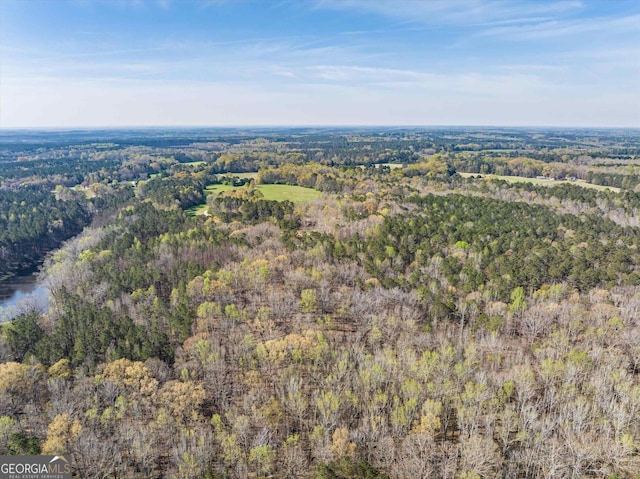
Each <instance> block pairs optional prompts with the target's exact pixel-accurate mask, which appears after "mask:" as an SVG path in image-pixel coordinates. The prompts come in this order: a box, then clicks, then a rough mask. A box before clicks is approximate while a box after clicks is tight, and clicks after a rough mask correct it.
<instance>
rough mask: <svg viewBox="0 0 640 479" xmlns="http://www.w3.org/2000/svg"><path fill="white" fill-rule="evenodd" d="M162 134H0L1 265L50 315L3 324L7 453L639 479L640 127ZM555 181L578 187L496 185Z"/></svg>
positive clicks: (149, 474) (198, 474)
mask: <svg viewBox="0 0 640 479" xmlns="http://www.w3.org/2000/svg"><path fill="white" fill-rule="evenodd" d="M147 133H148V136H147V137H144V136H143V135H142V132H136V131H130V132H121V133H119V134H120V135H121V136H120V137H118V135H117V134H116V133H109V132H94V133H93V135H94V136H93V137H92V136H91V135H88V134H87V135H86V136H85V134H84V133H83V134H79V135H80V136H77V137H73V138H72V137H65V136H64V135H62V138H61V137H60V136H56V137H55V138H49V137H47V136H46V135H45V134H43V135H42V136H37V135H35V134H34V136H33V137H31V136H27V137H26V138H25V139H23V141H22V142H19V141H17V139H16V138H14V137H11V136H10V135H9V136H7V137H5V138H4V140H5V144H4V145H3V146H2V147H0V151H1V154H0V158H1V161H2V163H0V165H2V169H1V170H0V171H2V173H1V174H2V176H1V177H0V223H1V224H2V225H3V228H2V229H0V231H1V232H2V233H0V245H4V246H3V247H2V249H0V254H2V255H4V256H3V258H5V260H4V262H0V264H5V265H8V264H10V263H11V264H22V263H23V262H24V263H25V264H26V262H37V261H41V260H43V258H44V267H43V271H42V280H43V282H44V284H45V285H46V286H47V288H48V291H49V295H50V307H49V310H48V311H46V312H42V311H28V310H27V311H24V313H23V314H21V315H20V316H18V317H17V318H16V319H14V320H13V321H12V322H10V323H6V324H3V325H2V330H1V334H0V454H38V453H43V454H70V455H71V457H72V459H73V467H74V474H75V476H76V477H82V478H114V479H115V478H131V479H137V478H165V477H166V478H169V477H171V478H183V479H188V478H193V479H199V478H209V479H213V478H247V477H252V478H271V477H273V478H275V477H278V478H280V477H282V478H314V479H320V478H322V479H329V478H331V479H337V478H344V479H346V478H388V479H391V478H393V479H395V478H398V479H400V478H402V479H404V478H406V479H409V478H425V479H426V478H432V477H442V478H452V479H453V478H456V479H472V478H474V479H475V478H478V479H479V478H512V477H513V478H523V479H524V478H538V477H545V478H556V477H557V478H564V477H574V478H591V477H593V478H596V477H598V478H599V477H605V478H610V479H613V478H620V479H622V478H628V479H631V478H636V477H639V476H640V251H639V247H640V193H639V191H637V190H638V185H637V181H636V178H637V176H636V174H637V170H636V169H637V167H638V164H639V163H638V160H639V159H640V134H638V132H637V131H629V132H624V131H614V130H605V131H595V130H576V131H573V130H567V131H560V132H558V131H555V132H552V131H548V132H547V131H542V130H533V131H526V130H517V129H515V130H511V129H510V130H497V129H495V130H490V129H487V130H481V131H473V130H468V129H447V130H445V129H434V130H418V129H406V130H403V129H395V130H388V131H387V130H380V131H378V130H366V129H362V130H339V129H333V130H332V129H326V130H318V129H317V130H309V131H307V130H250V131H240V130H234V129H229V130H220V131H208V130H202V131H200V130H194V131H187V132H181V133H179V134H178V133H176V132H170V133H168V132H163V133H160V132H157V133H155V134H154V133H153V132H147ZM16 135H17V134H16ZM180 135H182V136H180ZM500 148H502V149H504V150H509V151H499V152H498V151H495V150H496V149H500ZM80 153H82V154H83V155H84V156H82V155H80ZM78 155H80V156H78ZM71 157H77V158H85V160H86V161H81V162H77V163H76V162H73V161H71V162H69V163H68V165H69V169H65V161H66V159H67V158H71ZM25 161H27V162H28V163H25V165H31V166H24V165H20V163H24V162H25ZM39 161H42V162H43V163H42V165H43V168H44V169H43V170H42V171H49V170H47V169H46V168H50V167H52V166H51V165H54V166H55V168H58V170H56V171H57V173H56V174H57V175H59V177H58V180H55V181H54V180H52V179H51V177H50V176H48V175H49V173H44V174H42V173H40V172H39V171H38V169H37V168H36V167H33V166H32V165H37V164H38V162H39ZM30 162H33V163H30ZM104 162H111V163H109V166H105V163H104ZM618 163H622V165H618ZM545 168H546V169H545ZM27 173H28V174H27ZM460 173H469V174H471V175H461V174H460ZM490 174H496V175H497V174H499V175H501V177H500V178H491V177H487V175H490ZM539 175H544V176H546V177H549V176H554V177H555V176H562V177H563V178H564V177H565V176H576V177H577V178H578V179H580V180H587V181H574V182H567V183H563V184H559V183H557V182H553V181H549V182H548V183H540V182H535V181H531V182H527V181H524V182H523V181H522V179H520V180H519V181H518V182H509V181H507V180H505V179H504V178H503V176H507V177H508V176H518V177H521V178H524V179H526V178H532V179H535V177H536V176H539ZM589 175H591V176H589ZM598 175H600V176H599V178H600V180H595V178H597V177H598ZM618 177H620V178H622V179H621V180H620V181H618V180H617V178H618ZM604 178H609V179H610V180H611V181H616V182H617V183H616V184H615V185H613V184H612V185H610V186H618V187H620V188H622V190H621V191H614V190H611V189H606V188H599V189H595V188H592V186H593V185H592V184H590V183H589V182H591V183H594V184H595V183H598V184H600V185H604V183H603V181H604ZM52 181H53V182H54V183H56V184H51V182H52ZM607 181H608V180H607ZM74 182H75V183H74ZM293 187H298V189H294V188H293ZM306 189H313V190H316V191H319V192H321V196H320V197H319V198H318V199H315V200H311V201H310V200H307V199H305V197H304V196H302V192H304V191H305V190H306ZM285 192H287V194H289V195H293V196H287V197H285ZM292 192H293V193H292ZM295 194H300V196H299V197H296V196H295ZM278 195H280V196H278ZM65 240H66V242H64V243H63V241H65ZM47 253H48V254H47ZM45 254H46V258H45Z"/></svg>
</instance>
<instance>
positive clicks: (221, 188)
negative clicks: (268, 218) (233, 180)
mask: <svg viewBox="0 0 640 479" xmlns="http://www.w3.org/2000/svg"><path fill="white" fill-rule="evenodd" d="M242 174H244V175H249V174H252V173H242ZM253 174H256V173H253ZM236 176H237V175H236ZM236 188H242V187H241V186H231V185H209V186H207V187H206V189H205V195H207V196H208V195H210V194H220V193H223V192H225V191H231V190H234V189H236ZM258 191H259V192H260V193H262V196H263V198H264V199H265V200H275V201H291V202H293V203H301V202H304V201H312V200H315V199H316V198H319V197H320V195H321V194H322V193H321V192H319V191H318V190H314V189H311V188H304V187H302V186H293V185H258ZM206 211H207V205H206V204H202V205H198V206H193V207H191V208H189V209H188V210H187V214H188V215H191V216H196V215H204V214H205V213H206Z"/></svg>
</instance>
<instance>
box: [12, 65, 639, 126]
mask: <svg viewBox="0 0 640 479" xmlns="http://www.w3.org/2000/svg"><path fill="white" fill-rule="evenodd" d="M347 72H348V69H347ZM356 73H357V72H356ZM380 73H381V74H382V75H383V76H384V75H391V76H393V75H394V73H393V72H391V73H390V72H380ZM403 75H405V74H404V73H403V72H400V73H398V77H399V81H398V82H397V84H396V85H395V86H394V85H393V81H391V80H389V79H388V78H387V80H386V81H387V83H385V84H383V85H378V84H371V85H364V86H363V85H357V86H349V85H345V84H333V83H309V82H301V83H286V84H283V85H281V86H278V85H271V86H261V85H256V84H230V83H220V82H218V83H205V82H180V83H168V82H150V81H127V82H112V83H104V82H100V81H95V82H87V81H84V82H75V83H67V82H62V81H61V80H58V79H41V80H32V81H28V82H13V81H12V82H10V83H7V82H3V84H2V85H0V97H1V98H2V105H1V108H0V126H2V127H5V128H7V127H20V126H32V127H33V126H48V127H70V126H85V127H89V126H143V125H145V126H171V125H193V126H198V125H201V126H205V125H213V126H215V125H218V126H222V125H321V124H325V125H326V124H341V125H354V124H356V125H446V124H466V125H558V126H600V127H602V126H634V127H638V126H640V117H639V116H640V115H639V112H638V109H637V107H636V106H637V105H638V104H640V98H638V95H636V97H635V100H632V101H630V98H629V94H628V93H626V92H625V93H620V94H616V93H611V92H603V93H602V94H601V95H600V96H593V95H591V96H589V95H585V91H583V90H581V89H579V88H578V89H576V88H552V87H549V86H547V85H544V84H538V83H537V81H538V80H537V79H536V78H535V77H528V76H525V77H523V76H521V75H514V76H509V75H502V76H486V75H479V74H467V75H458V76H444V75H436V76H434V77H433V78H431V77H426V78H425V77H423V76H421V75H418V78H417V80H416V81H413V80H409V81H406V82H403V81H402V78H403ZM407 76H409V77H410V76H411V75H407ZM429 81H431V83H429ZM634 101H635V103H634Z"/></svg>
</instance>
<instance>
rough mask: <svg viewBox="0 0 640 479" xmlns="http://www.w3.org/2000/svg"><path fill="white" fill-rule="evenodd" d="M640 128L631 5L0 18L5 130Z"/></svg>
mask: <svg viewBox="0 0 640 479" xmlns="http://www.w3.org/2000/svg"><path fill="white" fill-rule="evenodd" d="M164 125H167V126H168V125H172V126H173V125H184V126H199V125H202V126H205V125H207V126H217V125H220V126H223V125H510V126H592V127H607V126H631V127H640V2H639V1H638V0H600V1H599V0H504V1H503V0H424V1H420V0H308V1H305V0H297V1H294V0H272V1H269V0H260V1H257V0H256V1H250V0H193V1H189V0H68V1H67V0H0V127H4V128H10V127H72V126H74V127H75V126H85V127H97V126H164Z"/></svg>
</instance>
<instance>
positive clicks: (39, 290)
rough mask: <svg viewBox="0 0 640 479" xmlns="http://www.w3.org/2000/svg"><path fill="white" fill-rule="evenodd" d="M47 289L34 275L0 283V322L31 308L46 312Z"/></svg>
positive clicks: (47, 302)
mask: <svg viewBox="0 0 640 479" xmlns="http://www.w3.org/2000/svg"><path fill="white" fill-rule="evenodd" d="M48 306H49V301H48V298H47V289H46V288H45V287H44V286H43V285H41V284H40V283H39V282H38V278H37V276H36V274H35V273H27V274H23V275H17V276H12V277H11V278H8V279H5V280H3V281H0V322H4V321H9V320H11V319H13V318H14V317H16V316H17V315H18V314H20V313H22V312H24V311H26V310H28V309H32V308H34V307H35V308H37V309H39V310H42V311H46V309H47V308H48Z"/></svg>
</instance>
